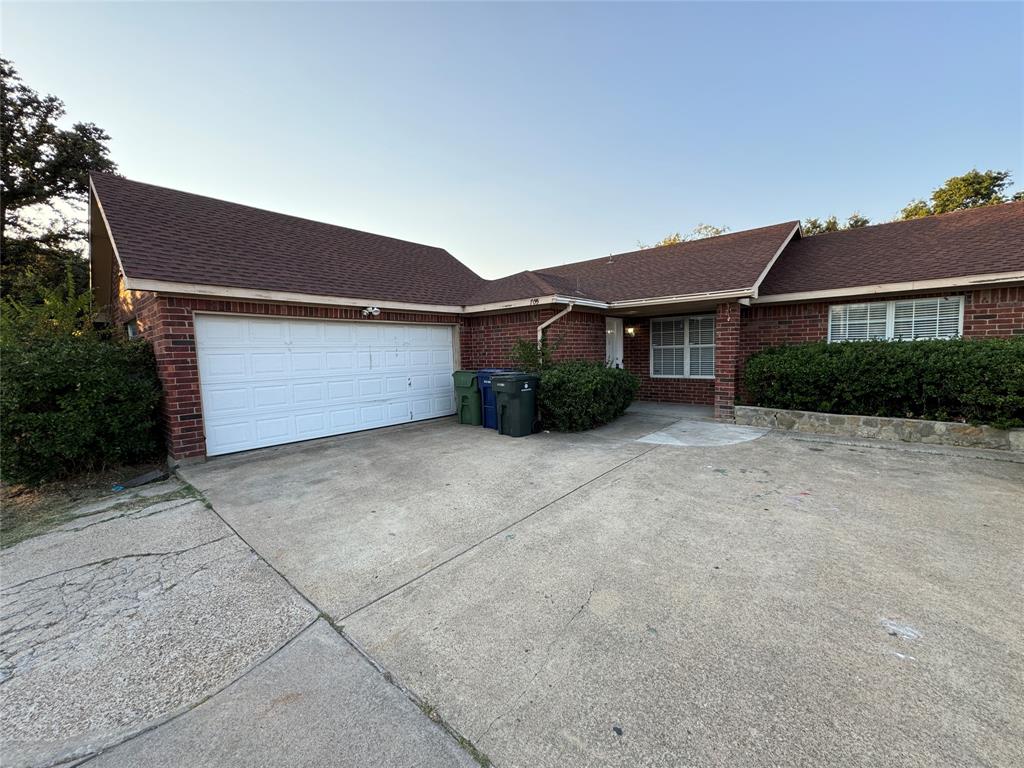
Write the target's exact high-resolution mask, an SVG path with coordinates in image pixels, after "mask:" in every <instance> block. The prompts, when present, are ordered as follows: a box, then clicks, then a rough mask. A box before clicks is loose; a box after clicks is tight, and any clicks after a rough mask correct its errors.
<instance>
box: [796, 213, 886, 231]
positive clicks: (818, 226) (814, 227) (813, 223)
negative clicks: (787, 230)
mask: <svg viewBox="0 0 1024 768" xmlns="http://www.w3.org/2000/svg"><path fill="white" fill-rule="evenodd" d="M870 223H871V219H869V218H868V217H867V216H861V215H860V213H859V212H857V211H855V212H853V213H851V214H850V215H849V216H848V217H847V219H846V222H845V223H843V224H840V223H839V219H838V218H836V216H835V215H832V216H829V217H828V218H827V219H825V220H824V221H822V220H821V219H818V218H810V219H804V223H803V224H802V225H801V226H800V231H801V232H802V233H803V235H804V236H805V237H806V236H808V235H820V234H822V233H823V232H839V231H840V230H843V229H860V228H861V227H866V226H867V225H868V224H870Z"/></svg>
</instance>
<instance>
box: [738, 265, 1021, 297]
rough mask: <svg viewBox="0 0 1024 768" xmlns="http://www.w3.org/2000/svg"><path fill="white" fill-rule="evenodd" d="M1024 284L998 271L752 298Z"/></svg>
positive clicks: (1014, 274)
mask: <svg viewBox="0 0 1024 768" xmlns="http://www.w3.org/2000/svg"><path fill="white" fill-rule="evenodd" d="M1018 282H1024V272H995V273H990V274H984V275H967V276H965V277H943V278H937V279H935V280H911V281H908V282H905V283H878V284H876V285H858V286H854V287H851V288H831V289H828V290H823V291H802V292H799V293H777V294H773V295H771V296H758V297H756V298H753V299H752V300H751V302H752V303H753V304H781V303H782V302H794V301H820V300H822V299H839V298H848V297H851V296H871V295H875V294H882V293H911V292H914V291H937V290H942V289H944V288H953V289H958V288H977V287H980V286H984V285H992V284H997V283H1018Z"/></svg>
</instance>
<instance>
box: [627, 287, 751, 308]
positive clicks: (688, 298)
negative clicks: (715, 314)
mask: <svg viewBox="0 0 1024 768" xmlns="http://www.w3.org/2000/svg"><path fill="white" fill-rule="evenodd" d="M753 293H754V289H753V288H739V289H732V290H726V291H707V292H705V293H688V294H685V295H682V296H653V297H651V298H649V299H631V300H629V301H613V302H611V303H609V304H608V308H609V309H620V308H625V307H645V306H648V305H650V304H685V303H687V302H693V301H707V300H708V299H738V298H741V297H745V296H752V295H753Z"/></svg>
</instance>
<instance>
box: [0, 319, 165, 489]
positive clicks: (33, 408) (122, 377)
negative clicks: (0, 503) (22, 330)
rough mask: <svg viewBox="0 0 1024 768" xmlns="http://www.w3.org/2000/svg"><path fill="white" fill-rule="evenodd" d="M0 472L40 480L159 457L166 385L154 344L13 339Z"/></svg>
mask: <svg viewBox="0 0 1024 768" xmlns="http://www.w3.org/2000/svg"><path fill="white" fill-rule="evenodd" d="M0 353H2V356H3V368H2V391H0V473H2V474H3V478H4V480H5V481H7V482H31V483H36V482H41V481H44V480H51V479H57V478H61V477H66V476H68V475H72V474H75V473H78V472H84V471H90V470H96V469H102V468H104V467H108V466H113V465H118V464H130V463H135V462H139V461H144V460H147V459H150V458H153V457H155V456H156V455H157V454H158V452H159V446H160V433H159V419H158V413H157V406H158V403H159V401H160V383H159V381H158V379H157V376H156V366H155V363H154V360H153V354H152V351H151V350H150V348H149V345H148V344H146V343H145V342H142V341H130V342H129V341H126V340H106V339H103V338H100V337H99V336H98V334H96V333H94V332H91V331H88V330H87V331H84V332H81V333H80V334H79V335H53V336H50V337H48V338H47V337H40V336H37V337H35V338H24V337H23V338H22V339H21V340H19V341H17V342H13V341H12V340H11V339H10V336H8V337H7V338H6V339H5V340H4V343H3V345H2V350H0Z"/></svg>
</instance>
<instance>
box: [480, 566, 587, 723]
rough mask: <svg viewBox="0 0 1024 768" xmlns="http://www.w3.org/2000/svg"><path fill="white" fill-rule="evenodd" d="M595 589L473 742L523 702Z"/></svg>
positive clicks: (546, 647) (584, 608) (545, 648)
mask: <svg viewBox="0 0 1024 768" xmlns="http://www.w3.org/2000/svg"><path fill="white" fill-rule="evenodd" d="M596 589H597V581H594V583H593V584H592V585H591V586H590V592H589V594H587V599H586V600H584V601H583V603H582V605H580V607H579V608H577V609H576V612H575V613H573V615H572V616H570V617H569V620H568V621H567V622H565V624H564V625H563V626H562V628H561V629H560V630H558V633H557V634H556V635H555V636H554V637H553V638H552V639H551V641H550V642H549V643H548V644H547V645H546V646H545V647H544V653H543V654H541V658H543V659H544V661H543V662H542V663H541V664H540V666H539V667H537V671H536V672H534V673H533V677H531V678H530V680H529V682H528V683H527V684H526V685H525V686H523V690H521V691H520V692H519V693H518V694H517V695H516V696H515V697H513V699H512V700H511V701H510V703H509V704H507V705H506V706H505V707H504V709H503V710H502V711H501V712H500V713H499V714H498V715H497V716H495V718H494V719H493V720H491V722H489V723H488V724H487V727H486V728H484V730H483V731H482V732H481V733H480V735H479V736H477V737H476V738H475V739H474V741H482V740H483V739H484V737H485V736H487V734H488V733H490V732H491V728H493V727H494V726H495V724H496V723H497V722H498V721H499V720H502V719H504V718H505V717H506V716H507V715H509V714H511V713H512V711H513V710H515V708H516V707H518V706H519V702H520V701H522V700H523V697H524V696H526V694H527V693H529V691H530V689H531V688H532V687H533V684H534V683H535V682H537V678H538V677H540V676H541V674H542V673H543V672H544V671H546V670H547V668H548V667H549V666H550V665H551V658H550V655H551V649H552V648H554V647H555V644H556V643H557V642H558V641H559V640H561V639H562V637H563V635H565V633H566V632H567V631H568V630H569V627H570V626H572V623H573V622H574V621H576V619H578V618H579V617H580V616H581V615H582V613H583V611H585V610H586V609H587V606H589V605H590V601H591V599H593V597H594V591H595V590H596Z"/></svg>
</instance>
